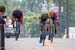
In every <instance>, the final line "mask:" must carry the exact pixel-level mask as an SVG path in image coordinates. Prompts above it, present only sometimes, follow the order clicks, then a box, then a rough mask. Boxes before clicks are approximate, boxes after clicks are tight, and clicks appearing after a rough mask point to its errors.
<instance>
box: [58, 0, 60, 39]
mask: <svg viewBox="0 0 75 50" xmlns="http://www.w3.org/2000/svg"><path fill="white" fill-rule="evenodd" d="M58 6H59V18H60V20H59V21H60V26H59V38H61V0H58Z"/></svg>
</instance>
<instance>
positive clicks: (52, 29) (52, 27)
mask: <svg viewBox="0 0 75 50" xmlns="http://www.w3.org/2000/svg"><path fill="white" fill-rule="evenodd" d="M53 33H54V24H53V23H52V26H51V43H53V36H54V35H53Z"/></svg>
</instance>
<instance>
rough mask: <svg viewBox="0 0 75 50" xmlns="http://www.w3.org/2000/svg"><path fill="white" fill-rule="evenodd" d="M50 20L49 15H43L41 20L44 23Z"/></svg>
mask: <svg viewBox="0 0 75 50" xmlns="http://www.w3.org/2000/svg"><path fill="white" fill-rule="evenodd" d="M48 18H49V16H48V14H42V15H41V17H40V19H41V21H42V22H45V21H46V20H47V19H48Z"/></svg>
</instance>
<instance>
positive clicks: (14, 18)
mask: <svg viewBox="0 0 75 50" xmlns="http://www.w3.org/2000/svg"><path fill="white" fill-rule="evenodd" d="M15 21H16V17H14V16H13V17H12V24H13V28H14V22H15Z"/></svg>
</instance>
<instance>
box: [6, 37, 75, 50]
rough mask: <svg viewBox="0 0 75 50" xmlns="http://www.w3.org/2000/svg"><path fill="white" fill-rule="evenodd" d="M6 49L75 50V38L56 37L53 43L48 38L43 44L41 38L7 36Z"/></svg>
mask: <svg viewBox="0 0 75 50" xmlns="http://www.w3.org/2000/svg"><path fill="white" fill-rule="evenodd" d="M5 50H75V39H62V38H54V42H53V43H51V42H50V41H49V40H47V39H46V41H45V46H42V44H40V43H39V38H19V40H18V41H16V40H15V38H8V39H7V38H5Z"/></svg>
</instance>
